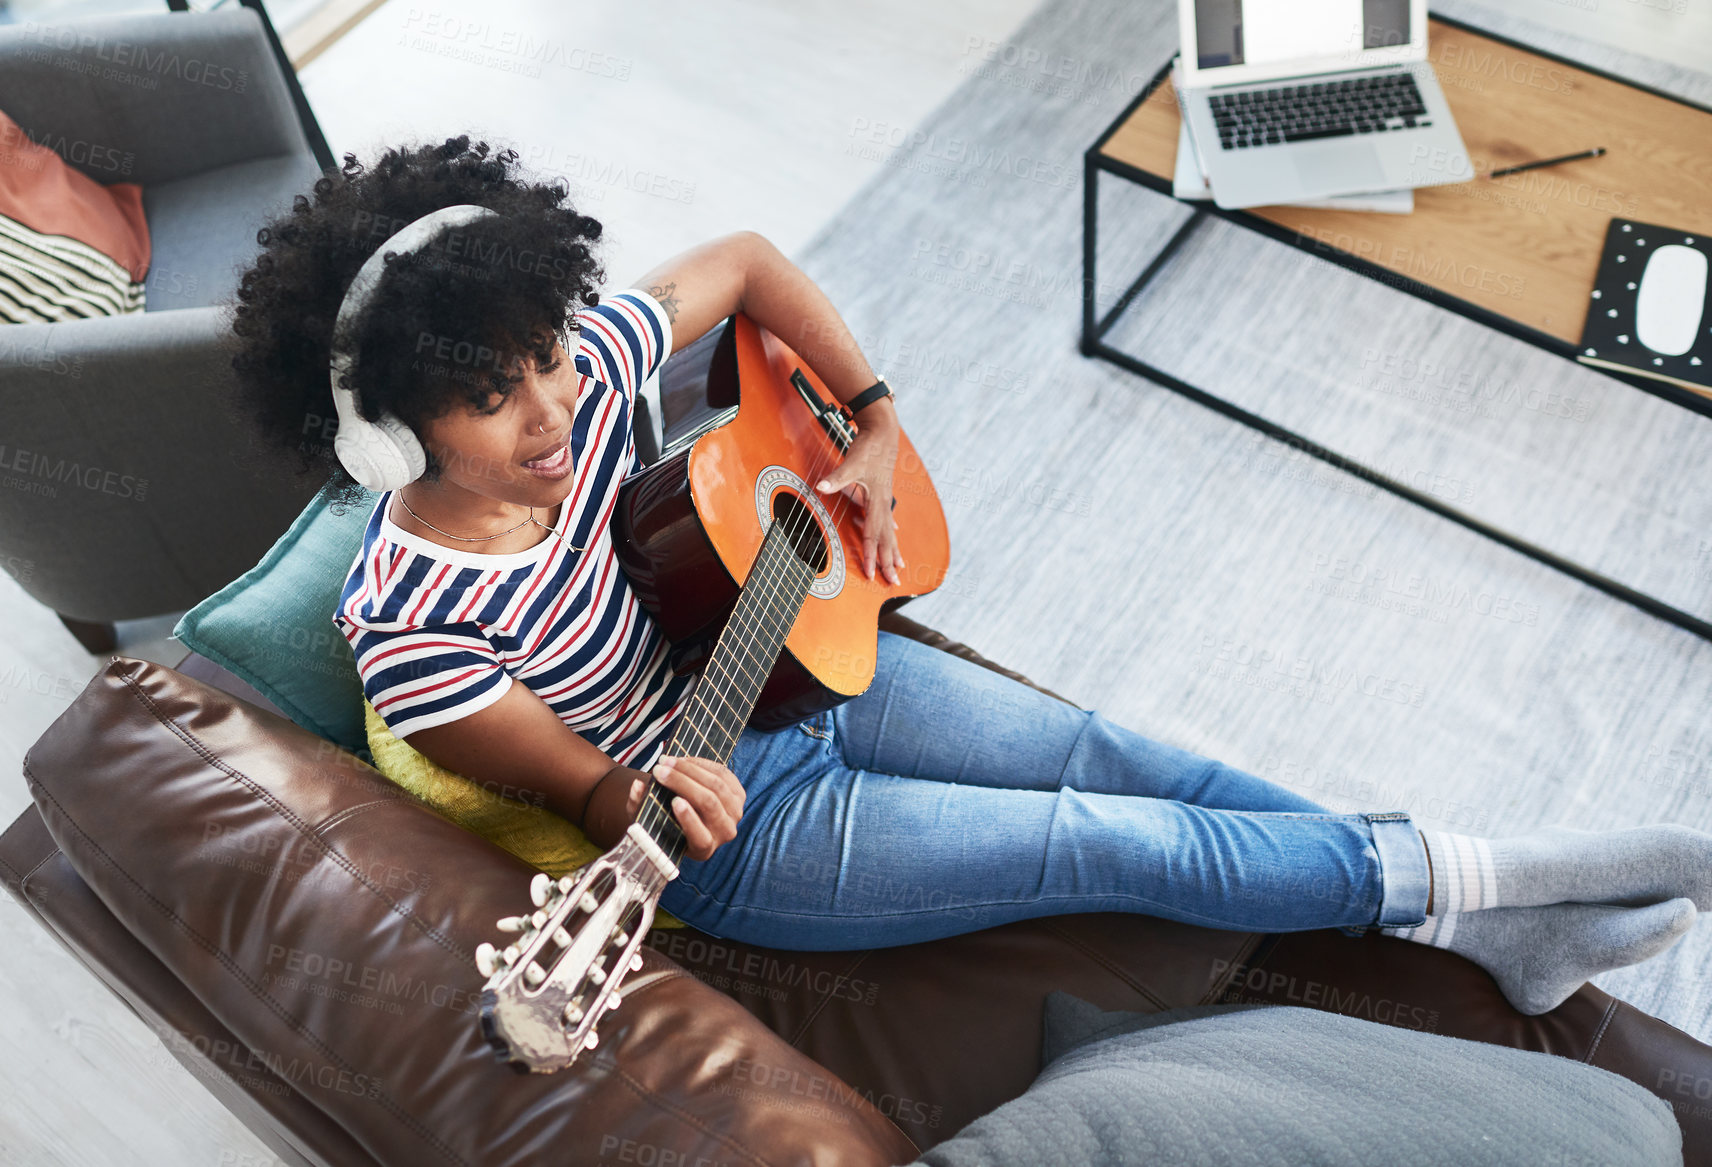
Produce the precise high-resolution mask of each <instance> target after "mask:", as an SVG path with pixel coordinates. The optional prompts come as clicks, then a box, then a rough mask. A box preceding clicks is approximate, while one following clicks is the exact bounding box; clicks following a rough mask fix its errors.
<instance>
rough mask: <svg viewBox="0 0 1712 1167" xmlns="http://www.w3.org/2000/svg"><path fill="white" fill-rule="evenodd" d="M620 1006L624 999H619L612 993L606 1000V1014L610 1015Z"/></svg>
mask: <svg viewBox="0 0 1712 1167" xmlns="http://www.w3.org/2000/svg"><path fill="white" fill-rule="evenodd" d="M622 1004H624V998H623V997H620V996H619V995H618V994H617V993H614V994H613V995H612V996H610V997H608V998H607V999H606V1009H607V1012H609V1013H610V1012H611V1011H612V1010H614V1009H616V1008H618V1007H619V1006H620V1005H622Z"/></svg>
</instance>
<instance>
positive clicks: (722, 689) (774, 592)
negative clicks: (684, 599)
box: [638, 431, 855, 860]
mask: <svg viewBox="0 0 1712 1167" xmlns="http://www.w3.org/2000/svg"><path fill="white" fill-rule="evenodd" d="M817 432H820V433H822V434H823V438H822V442H823V444H822V445H821V446H820V448H819V450H817V452H816V457H815V460H814V464H813V470H814V472H813V474H811V475H810V476H809V477H808V479H807V485H808V488H809V489H810V490H813V489H814V488H813V485H812V484H813V483H815V482H818V481H819V480H820V478H821V476H822V475H823V474H824V473H825V471H826V468H827V467H829V466H830V465H831V464H832V458H833V456H834V455H836V454H843V453H847V448H846V449H845V450H840V449H839V448H838V443H837V442H836V441H835V440H834V439H833V438H832V436H831V435H830V434H824V431H817ZM822 505H823V506H825V504H824V503H823V504H822ZM854 505H855V504H854V502H853V501H852V500H850V499H849V497H848V496H847V495H846V494H845V493H844V492H843V491H842V490H840V491H838V492H837V493H836V494H835V496H834V498H833V500H832V505H831V506H830V507H827V510H828V512H829V515H830V517H831V519H832V526H833V530H834V532H835V533H836V532H838V531H839V530H840V528H841V524H842V522H843V519H844V517H845V515H846V514H847V513H848V512H849V511H850V510H851V509H852V508H853V507H854ZM778 525H779V524H778V520H777V519H776V518H775V519H773V520H771V521H769V523H768V525H767V528H766V530H765V531H764V532H763V535H762V546H763V547H765V546H766V538H767V535H768V534H769V533H770V532H771V531H772V529H773V528H774V527H775V526H778ZM811 525H816V526H817V525H818V524H817V523H816V522H815V514H814V510H813V508H812V507H810V506H804V507H802V508H801V511H800V519H799V521H798V522H797V523H796V524H794V525H793V524H792V522H791V521H790V518H789V517H787V519H786V523H785V525H784V531H785V539H784V543H785V548H784V549H783V550H782V551H776V552H775V559H776V561H777V568H776V569H774V570H773V571H772V572H771V576H772V577H771V578H769V570H768V569H769V568H770V567H772V565H770V564H767V563H759V564H757V565H756V566H757V567H758V568H760V569H761V573H762V575H761V578H760V579H757V580H753V581H750V580H746V581H745V585H747V584H748V583H749V582H755V583H757V584H758V585H759V589H758V594H757V596H756V602H754V603H753V604H752V605H751V606H750V607H749V609H748V610H747V611H746V610H744V606H743V605H742V604H741V603H740V604H739V605H738V610H737V611H735V612H734V613H733V616H734V619H733V620H732V621H730V622H728V624H727V629H731V628H732V627H733V625H735V630H736V633H737V634H738V637H741V638H742V639H743V641H744V642H745V643H746V642H748V640H749V639H751V638H752V634H753V633H754V632H757V631H760V630H761V626H762V625H763V624H771V625H772V626H771V627H769V628H768V632H769V633H774V632H776V631H777V627H776V625H777V619H776V618H777V616H778V615H780V613H779V612H778V611H777V610H776V604H775V603H773V601H775V600H776V599H777V598H778V597H779V596H780V595H781V594H782V591H783V585H784V584H785V583H786V582H787V581H788V579H789V576H790V575H791V574H792V571H791V569H792V568H793V567H800V568H801V569H804V570H806V569H807V566H808V565H807V564H805V563H803V562H802V560H801V559H800V558H799V557H798V556H797V555H796V554H795V552H794V550H792V549H793V548H794V547H795V546H796V545H797V540H798V538H799V537H800V536H801V535H802V534H803V533H804V532H806V531H807V530H809V528H810V526H811ZM749 592H750V589H749V588H748V587H747V586H745V588H744V590H743V592H742V593H741V594H740V597H739V599H740V600H741V599H742V597H743V596H746V595H748V594H749ZM799 610H800V609H799ZM769 616H772V617H773V618H774V619H773V620H771V621H769V620H768V619H767V618H768V617H769ZM745 617H751V618H752V619H753V622H754V626H753V627H744V618H745ZM793 624H794V621H793ZM726 634H727V632H726V630H722V631H721V633H720V635H719V636H718V637H716V638H715V648H714V651H713V652H712V653H711V654H710V656H712V657H714V659H713V660H711V661H710V662H709V663H710V664H712V665H718V664H720V663H722V662H721V661H720V660H719V659H718V658H719V653H718V643H719V641H721V640H724V639H725V637H726ZM788 637H789V629H788V628H787V629H786V630H785V637H784V638H781V644H780V646H779V647H780V649H782V648H783V643H782V640H783V639H786V638H788ZM733 643H734V644H736V643H737V639H736V638H734V640H733ZM727 655H728V656H734V658H735V659H733V661H732V666H734V667H735V668H737V669H738V670H740V671H741V672H743V673H744V674H745V681H747V682H748V684H747V686H745V688H744V696H745V699H746V701H747V702H748V703H749V705H750V707H751V709H753V703H754V701H755V700H756V699H758V698H759V695H760V689H761V688H764V687H765V684H766V680H767V676H761V677H760V679H759V683H758V684H757V683H756V682H755V677H756V675H757V674H756V673H754V672H751V670H750V669H749V667H747V666H748V665H750V664H751V663H754V664H759V663H760V662H752V661H751V658H750V655H749V654H748V653H747V652H742V653H739V654H727ZM777 659H778V654H777V652H775V653H774V656H773V660H774V662H775V663H776V662H777ZM771 671H772V670H771V669H770V668H769V669H768V670H767V673H768V675H770V674H771ZM717 672H718V669H717V668H716V669H715V674H717ZM703 677H704V679H705V680H706V681H707V682H708V684H709V685H710V686H714V687H713V689H712V691H711V692H710V693H709V696H710V697H711V698H712V699H713V700H712V701H710V702H707V703H702V705H701V708H703V709H705V710H707V711H708V714H709V716H710V717H711V719H712V721H713V722H714V726H715V727H717V728H718V729H719V730H720V731H721V733H722V734H723V735H724V736H725V738H726V739H728V740H729V741H730V742H731V744H732V747H733V748H734V747H735V743H736V739H737V737H738V736H739V735H740V734H741V727H738V728H737V729H736V731H735V732H733V727H732V726H729V725H727V724H726V723H725V717H724V716H723V715H724V714H726V713H727V712H730V713H735V712H736V709H735V707H732V708H730V709H727V708H726V707H725V705H726V702H725V694H726V692H727V691H728V690H729V687H730V684H731V682H733V681H734V680H735V679H736V678H735V676H734V675H727V676H718V675H710V674H708V673H704V674H703ZM750 689H753V690H754V692H753V693H750V692H749V690H750ZM689 712H690V713H691V714H692V715H693V714H694V713H695V712H696V708H695V706H692V708H691V710H690V711H689ZM745 720H746V719H745ZM682 724H683V726H684V728H685V729H686V730H687V731H688V734H687V735H686V742H688V741H692V740H693V739H695V738H699V739H700V744H701V746H702V747H703V748H704V749H709V750H711V752H712V753H714V754H716V755H723V754H724V753H725V752H726V751H725V749H723V748H719V747H715V746H714V743H713V742H712V741H711V740H710V737H709V729H710V728H711V727H703V726H701V725H698V724H697V723H696V722H695V720H694V718H693V716H692V717H691V718H689V719H687V720H686V721H685V722H684V723H682ZM680 752H682V747H681V746H680ZM658 786H659V783H658V782H657V780H651V781H650V782H649V787H648V789H647V791H646V792H645V794H644V798H643V807H642V810H643V812H644V815H645V816H646V821H645V822H643V824H642V825H643V829H644V830H646V831H648V833H649V834H650V835H651V836H652V835H655V834H656V833H657V831H658V828H659V826H660V825H661V824H662V823H663V822H671V823H672V824H673V825H674V826H677V825H678V824H677V821H676V819H675V818H672V817H671V815H670V814H669V812H668V811H666V809H665V807H664V806H663V805H662V804H661V802H660V800H659V798H658V795H657V788H658ZM638 821H641V816H639V819H638ZM677 833H678V838H677V839H675V840H673V844H672V845H671V846H670V847H669V848H668V851H669V852H670V851H676V850H677V849H678V848H677V844H678V843H680V842H687V840H686V839H684V837H683V835H682V828H681V827H679V828H678V832H677ZM673 858H674V860H675V859H676V856H673Z"/></svg>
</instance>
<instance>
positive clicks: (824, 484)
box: [815, 478, 832, 490]
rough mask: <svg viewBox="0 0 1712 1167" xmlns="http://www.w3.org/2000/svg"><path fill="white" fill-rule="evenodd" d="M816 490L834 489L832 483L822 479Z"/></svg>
mask: <svg viewBox="0 0 1712 1167" xmlns="http://www.w3.org/2000/svg"><path fill="white" fill-rule="evenodd" d="M815 489H816V490H831V489H832V483H830V482H828V481H827V480H826V479H824V478H822V479H821V480H820V482H819V484H817V485H816V486H815Z"/></svg>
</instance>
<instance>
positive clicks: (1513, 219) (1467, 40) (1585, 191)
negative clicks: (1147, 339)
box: [1082, 17, 1712, 416]
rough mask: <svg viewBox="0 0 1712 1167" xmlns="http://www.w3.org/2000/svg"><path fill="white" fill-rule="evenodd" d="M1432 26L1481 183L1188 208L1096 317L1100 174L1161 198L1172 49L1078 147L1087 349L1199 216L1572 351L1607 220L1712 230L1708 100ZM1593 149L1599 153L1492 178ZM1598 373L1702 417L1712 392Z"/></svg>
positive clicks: (1432, 52)
mask: <svg viewBox="0 0 1712 1167" xmlns="http://www.w3.org/2000/svg"><path fill="white" fill-rule="evenodd" d="M1427 23H1428V33H1427V36H1428V41H1427V43H1428V56H1427V59H1428V60H1429V61H1430V62H1431V63H1432V66H1433V71H1434V72H1435V73H1437V74H1438V78H1439V83H1440V85H1441V86H1442V87H1443V89H1444V93H1445V98H1446V100H1447V101H1448V102H1449V103H1450V107H1451V112H1452V113H1453V114H1454V115H1455V117H1456V122H1457V127H1458V129H1459V130H1460V131H1461V133H1462V138H1463V143H1464V144H1465V145H1466V146H1467V147H1468V153H1469V157H1470V158H1471V159H1473V161H1474V167H1475V171H1476V173H1477V174H1478V175H1479V177H1476V178H1475V179H1474V180H1473V181H1472V182H1463V183H1455V184H1451V185H1446V186H1434V187H1423V188H1421V189H1419V190H1417V191H1416V192H1415V210H1414V212H1413V213H1412V214H1408V215H1387V214H1376V213H1371V212H1362V211H1335V210H1324V209H1310V208H1301V207H1255V208H1249V209H1247V210H1240V211H1227V210H1224V209H1222V208H1219V207H1217V206H1214V205H1212V204H1211V203H1195V204H1193V205H1194V206H1195V208H1196V213H1195V214H1194V215H1193V216H1192V217H1191V218H1190V219H1189V220H1188V221H1187V222H1186V223H1185V224H1184V225H1183V227H1182V228H1181V229H1180V230H1179V231H1178V233H1177V234H1176V235H1175V236H1174V237H1173V238H1172V240H1171V241H1170V243H1168V244H1167V245H1166V248H1165V250H1164V252H1162V253H1161V254H1160V255H1159V256H1157V257H1156V258H1155V259H1154V261H1153V262H1152V263H1151V264H1149V266H1148V268H1147V270H1146V271H1144V272H1143V273H1142V275H1141V277H1140V278H1139V279H1137V280H1136V282H1135V283H1134V284H1133V285H1131V287H1130V288H1129V289H1128V290H1127V291H1126V292H1125V293H1124V295H1123V296H1122V297H1121V298H1120V299H1119V300H1118V301H1117V303H1116V304H1115V305H1114V306H1113V308H1112V309H1111V311H1109V312H1108V313H1107V314H1106V316H1105V318H1104V319H1103V320H1100V321H1098V322H1096V321H1095V319H1094V295H1093V290H1094V288H1095V286H1096V284H1095V279H1094V273H1095V259H1096V251H1097V243H1098V228H1099V224H1098V222H1097V216H1096V208H1097V206H1098V199H1097V188H1098V182H1099V177H1100V175H1101V174H1102V173H1105V174H1111V175H1114V176H1116V177H1119V178H1123V179H1126V180H1128V181H1130V182H1136V183H1139V184H1141V185H1142V186H1145V187H1148V188H1150V189H1153V190H1156V191H1159V192H1161V193H1163V194H1167V195H1169V194H1170V193H1171V180H1172V175H1173V173H1174V171H1175V169H1176V156H1177V129H1178V121H1179V118H1178V112H1177V100H1176V94H1175V92H1174V90H1173V88H1172V84H1171V80H1170V62H1169V61H1167V62H1166V63H1165V64H1164V66H1162V67H1161V69H1160V70H1159V72H1158V73H1157V74H1156V75H1155V76H1154V77H1153V79H1152V80H1151V81H1150V82H1149V83H1148V85H1147V87H1146V88H1145V89H1143V90H1142V92H1141V93H1140V94H1139V95H1137V97H1136V98H1135V100H1134V101H1133V102H1131V103H1130V105H1129V107H1128V108H1126V109H1125V110H1124V111H1123V112H1122V113H1121V114H1119V115H1118V117H1117V119H1116V120H1115V121H1113V122H1112V123H1111V125H1110V126H1108V127H1107V128H1106V130H1105V132H1104V133H1103V134H1101V135H1100V137H1099V140H1098V141H1096V142H1095V143H1094V144H1093V145H1092V146H1091V147H1089V148H1088V151H1087V153H1086V154H1085V156H1084V159H1083V173H1084V190H1083V195H1084V202H1083V266H1084V271H1083V276H1084V280H1083V285H1082V286H1083V305H1082V351H1083V352H1084V353H1086V354H1088V355H1090V356H1094V355H1098V356H1105V357H1108V358H1109V357H1110V356H1111V355H1112V354H1111V351H1110V350H1109V349H1107V348H1106V346H1104V345H1103V344H1102V342H1101V338H1102V337H1103V336H1104V335H1105V333H1106V331H1107V329H1109V327H1110V326H1111V323H1112V322H1113V321H1114V320H1115V319H1116V318H1117V317H1118V316H1119V315H1120V314H1121V313H1122V311H1123V309H1124V308H1126V307H1128V305H1129V302H1130V301H1131V300H1132V299H1134V297H1135V294H1136V292H1138V291H1139V290H1140V289H1141V288H1142V287H1143V286H1145V284H1146V282H1147V281H1148V280H1149V279H1151V278H1152V276H1153V274H1154V273H1155V272H1156V271H1157V270H1158V269H1159V267H1160V265H1161V264H1162V263H1163V261H1164V260H1166V259H1168V258H1169V257H1170V254H1171V253H1172V252H1173V251H1175V250H1176V248H1177V247H1178V246H1179V245H1180V244H1181V243H1182V242H1183V240H1184V239H1185V238H1187V237H1188V235H1189V234H1190V233H1191V232H1193V231H1194V230H1195V228H1196V227H1197V226H1198V225H1199V224H1200V223H1202V222H1203V221H1204V220H1205V219H1206V217H1207V216H1208V215H1217V216H1219V217H1221V218H1223V219H1226V220H1228V221H1230V222H1233V223H1240V224H1241V225H1243V226H1245V227H1249V228H1251V229H1253V230H1256V231H1260V232H1261V233H1263V234H1266V235H1269V236H1271V237H1272V238H1275V239H1278V240H1280V241H1282V242H1285V243H1289V244H1292V245H1294V246H1296V247H1300V248H1303V249H1304V250H1306V251H1310V252H1312V253H1314V254H1316V255H1319V256H1322V257H1324V258H1326V259H1329V260H1331V261H1332V262H1334V263H1338V264H1340V265H1342V266H1344V267H1347V268H1350V269H1352V270H1354V271H1358V272H1361V273H1362V274H1363V275H1366V276H1369V277H1371V278H1373V279H1377V280H1380V281H1382V282H1384V283H1386V284H1389V285H1392V286H1394V287H1397V288H1401V289H1403V290H1406V291H1409V292H1412V293H1414V294H1415V295H1418V296H1422V297H1424V298H1426V299H1428V300H1431V301H1432V302H1434V303H1436V304H1439V305H1441V306H1443V307H1446V308H1449V309H1451V310H1453V311H1456V312H1460V313H1462V314H1463V315H1465V316H1469V317H1472V318H1473V319H1476V320H1479V321H1481V322H1482V323H1484V324H1487V325H1490V326H1491V327H1493V328H1498V329H1501V330H1502V331H1504V332H1507V333H1509V334H1510V335H1512V336H1516V337H1519V338H1521V339H1523V340H1526V341H1529V342H1530V343H1532V344H1535V345H1538V346H1539V347H1541V348H1543V349H1547V350H1549V351H1551V352H1555V353H1557V354H1559V355H1561V356H1563V357H1565V358H1568V359H1574V357H1575V352H1576V342H1577V341H1578V340H1579V339H1580V337H1581V328H1582V323H1583V321H1584V319H1585V317H1586V314H1587V307H1588V304H1589V303H1590V302H1591V301H1590V300H1589V293H1590V292H1591V291H1592V289H1593V278H1594V274H1595V272H1596V271H1597V270H1598V267H1599V256H1600V252H1601V251H1602V249H1603V247H1604V242H1605V228H1606V225H1607V224H1608V223H1609V221H1610V220H1611V219H1613V218H1623V219H1639V220H1641V221H1642V222H1648V223H1659V224H1662V225H1664V226H1667V227H1673V228H1680V229H1682V230H1684V231H1689V232H1693V233H1699V234H1703V235H1712V161H1709V157H1708V156H1709V155H1712V110H1707V109H1705V108H1703V107H1701V106H1699V105H1695V104H1693V103H1692V102H1688V101H1685V100H1683V99H1681V98H1679V97H1675V96H1673V95H1671V94H1667V93H1662V92H1659V91H1658V90H1654V89H1649V88H1647V87H1646V86H1642V85H1637V84H1635V83H1634V82H1631V81H1626V80H1623V79H1622V78H1618V77H1613V76H1611V75H1609V74H1606V73H1602V72H1600V71H1598V70H1596V69H1591V68H1589V67H1588V66H1586V65H1580V64H1576V63H1573V62H1570V61H1566V60H1564V59H1563V58H1561V57H1555V56H1553V55H1551V54H1549V53H1544V52H1541V51H1540V50H1538V49H1532V48H1528V47H1527V46H1525V45H1521V44H1518V43H1516V42H1515V41H1511V40H1507V39H1505V38H1503V37H1499V36H1495V35H1493V34H1492V33H1488V32H1482V31H1480V30H1478V29H1476V28H1474V27H1472V26H1470V25H1468V24H1465V23H1462V22H1460V21H1456V20H1452V19H1449V18H1447V17H1433V18H1432V19H1430V20H1429V21H1428V22H1427ZM1594 146H1604V147H1605V148H1606V150H1607V151H1608V153H1607V154H1606V155H1605V156H1603V157H1600V158H1588V159H1582V160H1579V161H1576V162H1565V163H1560V164H1558V165H1556V166H1548V167H1543V168H1540V169H1538V170H1528V171H1523V172H1522V173H1520V174H1511V175H1505V176H1503V177H1501V178H1497V179H1489V178H1486V177H1485V174H1486V172H1487V171H1490V170H1495V169H1501V168H1503V167H1506V166H1514V165H1517V164H1519V163H1522V162H1530V161H1533V160H1535V159H1539V158H1552V157H1557V156H1559V155H1563V154H1572V153H1575V152H1577V151H1580V150H1586V149H1590V148H1591V147H1594ZM1424 163H1425V164H1426V165H1428V166H1431V165H1432V160H1431V159H1426V160H1424ZM1708 323H1712V322H1708ZM1608 373H1609V375H1611V376H1615V377H1618V378H1619V379H1621V380H1625V381H1628V382H1629V383H1630V384H1633V385H1635V386H1637V387H1638V388H1641V389H1644V390H1646V391H1647V392H1649V393H1655V394H1658V395H1659V396H1661V397H1666V398H1668V399H1670V400H1672V401H1675V402H1677V403H1678V404H1680V405H1683V406H1685V407H1687V408H1689V409H1693V410H1695V411H1697V412H1700V413H1705V414H1707V415H1709V416H1712V389H1707V390H1705V391H1704V392H1696V391H1693V390H1687V389H1683V388H1680V387H1679V386H1676V385H1673V384H1670V383H1669V382H1664V381H1655V380H1653V379H1652V378H1650V377H1642V376H1638V375H1631V374H1625V373H1616V372H1609V371H1608Z"/></svg>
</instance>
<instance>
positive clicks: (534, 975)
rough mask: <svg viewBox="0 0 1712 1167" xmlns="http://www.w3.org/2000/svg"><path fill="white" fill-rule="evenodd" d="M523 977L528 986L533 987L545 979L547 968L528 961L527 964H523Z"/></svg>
mask: <svg viewBox="0 0 1712 1167" xmlns="http://www.w3.org/2000/svg"><path fill="white" fill-rule="evenodd" d="M523 979H524V981H526V982H527V983H528V985H529V987H530V988H531V989H533V988H534V987H535V986H536V985H538V984H540V983H541V982H542V981H544V980H546V979H547V970H546V969H544V968H542V967H541V966H540V965H538V964H536V963H535V962H534V961H530V962H529V963H528V964H526V965H524V966H523Z"/></svg>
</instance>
